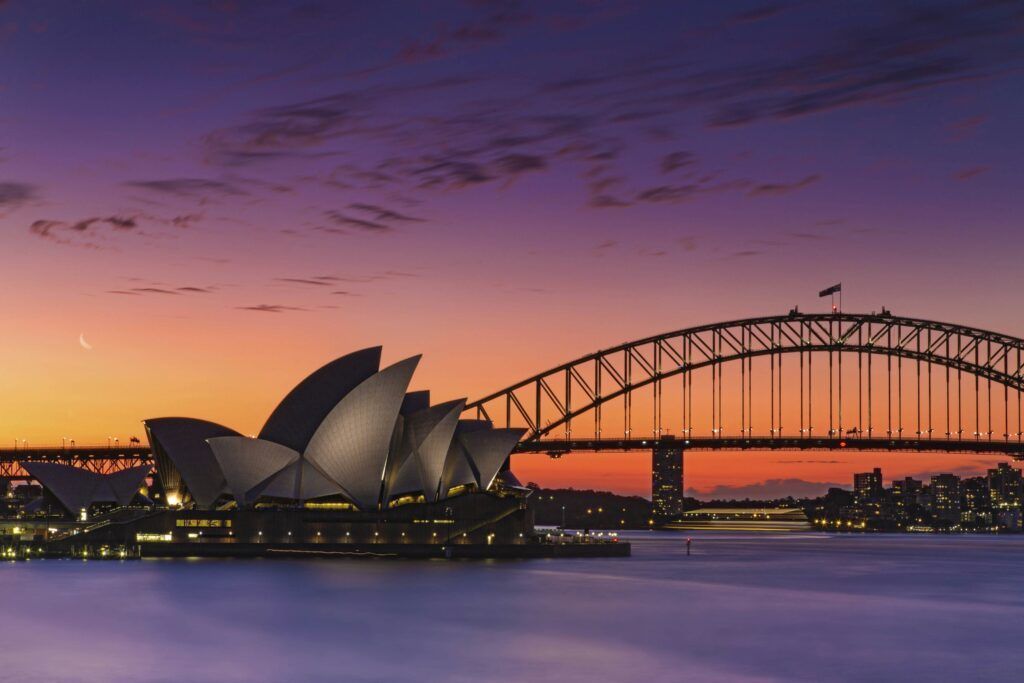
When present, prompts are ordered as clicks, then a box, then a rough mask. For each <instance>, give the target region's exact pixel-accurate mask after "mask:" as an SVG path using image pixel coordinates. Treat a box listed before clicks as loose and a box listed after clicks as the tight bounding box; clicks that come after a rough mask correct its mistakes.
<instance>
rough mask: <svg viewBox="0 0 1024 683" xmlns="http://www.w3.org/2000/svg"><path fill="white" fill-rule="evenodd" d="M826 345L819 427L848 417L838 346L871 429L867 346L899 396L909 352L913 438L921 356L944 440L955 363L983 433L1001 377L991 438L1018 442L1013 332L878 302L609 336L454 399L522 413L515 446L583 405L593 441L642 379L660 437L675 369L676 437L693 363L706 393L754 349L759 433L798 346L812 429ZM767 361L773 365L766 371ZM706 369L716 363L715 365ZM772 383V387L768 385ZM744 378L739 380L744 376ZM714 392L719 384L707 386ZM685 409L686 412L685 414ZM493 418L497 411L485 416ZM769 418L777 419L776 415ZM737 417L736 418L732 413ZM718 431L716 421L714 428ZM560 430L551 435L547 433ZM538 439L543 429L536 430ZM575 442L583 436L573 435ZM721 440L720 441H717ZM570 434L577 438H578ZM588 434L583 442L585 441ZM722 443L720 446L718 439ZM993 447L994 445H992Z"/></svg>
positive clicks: (627, 414) (836, 429)
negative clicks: (759, 368) (942, 373)
mask: <svg viewBox="0 0 1024 683" xmlns="http://www.w3.org/2000/svg"><path fill="white" fill-rule="evenodd" d="M822 353H827V354H828V355H829V360H828V363H829V366H828V367H829V394H830V395H829V422H830V424H829V429H828V433H829V436H830V437H832V436H837V437H841V436H843V434H844V431H843V430H844V427H845V426H849V425H850V424H853V422H854V421H852V420H851V422H849V423H847V425H844V424H843V404H842V400H843V388H842V381H843V379H842V378H843V371H842V363H843V357H844V356H846V357H847V358H850V357H851V356H856V362H857V363H858V379H857V383H858V385H859V386H858V391H859V392H860V393H861V394H862V393H863V390H864V387H863V383H862V375H861V372H862V371H861V364H863V362H864V359H865V358H866V359H867V368H868V373H867V392H868V401H867V407H868V420H867V424H868V427H867V429H866V430H865V429H861V428H860V427H861V425H862V424H863V415H862V414H858V415H857V420H856V423H857V424H858V434H863V433H866V434H867V436H868V438H871V437H872V436H873V432H874V431H875V427H874V422H873V418H872V415H871V411H872V407H871V392H872V374H871V372H872V369H871V368H872V359H873V358H874V357H876V356H883V357H885V358H886V360H885V362H886V364H887V370H888V377H889V382H890V383H891V382H892V378H893V370H892V363H893V361H895V362H896V364H897V365H898V366H899V382H900V386H899V392H900V393H899V397H900V399H899V400H900V401H901V402H902V391H903V387H902V381H903V369H902V363H903V361H904V360H910V361H914V362H916V364H917V365H918V374H917V381H918V387H919V390H918V392H917V400H918V403H919V409H918V416H919V417H918V432H917V437H918V438H921V437H922V434H923V433H924V432H923V431H922V429H921V417H920V414H921V413H920V401H921V390H920V386H921V385H920V382H921V379H920V378H921V374H920V364H921V363H926V364H932V365H935V366H942V367H944V368H945V369H946V377H945V379H946V415H947V419H946V424H947V433H946V434H945V436H946V438H947V439H954V438H956V439H959V438H960V437H961V436H962V434H963V424H962V414H961V417H960V421H959V423H958V426H959V429H958V430H957V431H955V432H954V431H952V429H951V428H950V427H949V426H948V425H949V424H950V422H949V420H950V417H949V414H950V413H949V411H950V407H949V406H950V403H949V402H950V398H949V396H950V393H949V387H950V381H951V373H952V372H954V371H955V373H956V375H955V382H956V386H957V394H956V395H957V401H958V402H959V401H962V400H963V395H962V388H963V384H964V382H963V378H964V375H965V374H966V375H967V377H968V381H969V380H970V379H971V378H973V379H974V384H975V386H974V391H975V394H974V400H975V406H977V405H978V400H979V399H978V396H979V395H980V393H981V392H982V388H981V385H980V382H981V380H985V381H986V385H987V390H988V394H989V395H988V399H989V402H988V403H987V406H988V412H989V415H988V420H989V425H988V427H989V428H988V432H987V435H988V437H989V440H991V436H992V426H991V420H992V416H991V406H992V405H993V404H992V402H991V388H992V387H991V383H997V384H1000V385H1002V386H1003V392H1004V401H1005V410H1004V419H1005V429H1004V433H1003V435H1002V436H1003V437H1004V438H1003V441H1004V442H1006V441H1009V440H1010V439H1011V437H1015V438H1016V440H1017V441H1018V442H1020V440H1021V426H1020V416H1021V405H1020V404H1021V392H1022V391H1024V377H1022V371H1024V340H1022V339H1019V338H1016V337H1011V336H1008V335H1005V334H999V333H996V332H991V331H988V330H982V329H977V328H973V327H967V326H963V325H956V324H952V323H944V322H937V321H932V320H921V319H916V318H906V317H898V316H893V315H891V314H889V313H887V312H884V311H883V313H882V314H875V313H872V314H852V313H821V314H814V313H810V314H808V313H799V312H795V311H794V312H791V313H789V314H788V315H781V316H770V317H759V318H749V319H743V320H732V321H728V322H722V323H716V324H710V325H702V326H697V327H690V328H686V329H681V330H675V331H672V332H667V333H664V334H660V335H656V336H652V337H646V338H644V339H640V340H637V341H633V342H628V343H625V344H621V345H619V346H616V347H614V348H610V349H605V350H602V351H598V352H596V353H592V354H589V355H587V356H583V357H582V358H578V359H576V360H573V361H571V362H569V363H565V364H563V365H559V366H558V367H555V368H552V369H550V370H547V371H546V372H542V373H540V374H537V375H534V376H533V377H530V378H528V379H525V380H523V381H521V382H518V383H516V384H514V385H512V386H510V387H508V388H506V389H503V390H501V391H497V392H495V393H493V394H490V395H488V396H485V397H484V398H482V399H479V400H477V401H474V402H472V403H470V404H468V405H467V406H466V410H467V412H468V413H469V414H474V415H475V416H476V417H478V418H482V419H488V420H491V421H492V422H495V423H496V424H501V423H502V422H504V423H505V424H506V425H508V426H511V425H512V424H513V422H516V423H518V424H520V425H523V424H525V426H526V427H527V429H528V431H527V433H526V434H525V435H524V437H523V441H522V442H521V446H524V447H525V446H527V445H528V444H530V443H533V442H537V441H539V440H541V439H543V438H544V437H546V436H549V435H551V434H552V433H554V432H555V430H557V429H559V428H562V429H564V437H565V438H564V443H571V442H572V423H573V420H575V419H577V418H580V417H581V416H582V415H584V414H585V413H588V412H593V416H594V433H595V437H596V439H597V442H600V441H601V424H602V422H601V420H602V415H601V409H602V406H603V405H604V404H606V403H608V402H609V401H613V400H617V399H622V400H623V404H624V420H625V426H624V435H623V438H625V439H626V440H632V439H635V437H634V436H633V435H631V434H630V432H631V431H632V428H631V422H632V415H631V396H632V394H633V392H635V391H636V390H638V389H642V388H644V387H648V386H653V389H654V404H653V405H654V413H655V414H654V421H653V422H654V430H653V432H654V433H653V434H652V435H651V436H652V438H654V439H660V438H661V437H662V435H664V434H665V433H666V430H664V425H663V424H662V415H661V412H662V404H661V402H662V398H661V394H662V387H661V384H662V382H663V381H664V380H666V379H668V378H671V377H674V376H677V375H681V376H683V382H684V388H683V396H684V406H683V430H682V432H683V436H684V437H686V436H689V435H690V432H691V431H692V428H693V427H692V406H693V400H692V382H691V385H690V389H689V390H690V392H691V396H690V397H687V387H686V383H687V375H690V374H691V373H693V372H694V371H696V370H699V369H702V368H708V367H711V368H712V372H711V377H712V395H714V391H715V388H714V381H715V375H716V373H717V375H718V381H719V383H721V369H720V368H721V366H722V365H723V364H726V363H729V362H736V361H740V362H741V368H742V369H743V372H744V373H746V369H747V368H751V365H750V361H751V360H752V359H754V358H757V357H763V356H769V357H771V364H772V365H771V392H772V407H771V425H772V426H771V430H770V435H769V438H776V437H782V434H783V432H782V399H781V396H782V388H781V387H782V384H781V383H782V357H783V356H784V355H793V354H797V355H799V356H800V364H801V367H800V382H801V389H800V391H801V398H800V403H801V406H800V423H801V424H800V432H799V435H800V436H801V437H804V436H806V437H807V438H812V437H811V431H812V430H813V414H812V410H813V407H812V403H813V401H812V397H811V395H810V393H811V391H812V386H813V385H812V383H811V379H810V376H811V373H812V370H813V358H814V354H819V357H820V354H822ZM805 359H806V363H807V364H808V368H807V374H808V381H807V392H808V396H807V420H806V423H805V420H804V404H803V402H804V397H803V391H804V384H803V382H804V379H803V378H804V367H803V364H804V362H805ZM834 359H838V371H839V374H838V383H839V387H838V395H839V405H838V424H835V423H834V421H833V408H834V405H833V396H832V383H833V381H834V374H833V369H832V364H833V362H834ZM776 366H777V368H778V372H777V373H776ZM715 368H718V369H717V370H716V369H715ZM752 375H753V371H752V368H751V370H750V372H749V373H748V374H745V376H743V377H742V379H741V382H740V384H741V391H745V392H747V390H749V392H748V393H747V394H746V395H744V396H743V397H742V399H741V404H742V405H743V409H744V411H745V410H747V409H749V410H750V413H749V414H750V415H751V416H752V415H753V402H752V400H751V395H752V393H753V392H752V387H751V386H750V383H751V382H752ZM776 382H778V387H776ZM744 385H746V386H744ZM776 388H778V392H779V400H778V405H776V404H775V394H774V392H775V391H776ZM1010 390H1013V391H1014V392H1016V404H1017V413H1018V418H1017V420H1016V425H1015V426H1016V432H1015V433H1012V434H1011V432H1010V418H1009V415H1010V397H1009V392H1010ZM719 391H721V389H719ZM887 392H888V394H887V395H888V396H889V397H890V398H889V400H890V405H889V408H888V410H889V414H890V418H889V424H888V430H887V431H886V432H885V436H886V437H891V436H892V435H893V433H894V432H893V426H892V424H891V414H892V406H891V400H892V399H891V397H892V388H891V385H890V387H888V388H887ZM718 401H719V409H718V411H719V415H718V419H719V420H720V419H721V407H720V406H721V398H720V394H719V399H718ZM928 401H929V404H928V411H929V417H928V423H929V425H928V430H927V438H931V432H932V426H931V410H932V406H931V374H930V373H929V375H928ZM863 405H864V403H863V402H862V399H861V397H860V394H858V397H857V410H858V411H859V413H862V412H863ZM714 410H715V406H714V398H712V432H713V433H714V432H715V429H714V425H715V419H716V416H715V412H714ZM687 411H689V415H690V417H687ZM495 418H498V419H495ZM776 418H777V420H776ZM975 419H976V420H980V413H979V412H978V411H977V410H976V411H975ZM744 420H745V417H744ZM902 421H903V417H902V403H901V412H900V428H899V436H900V438H902V431H903V430H902ZM983 434H985V432H982V431H981V429H980V427H979V428H977V429H975V432H974V435H973V436H974V437H975V438H976V439H980V437H981V435H983ZM740 435H741V437H743V436H747V437H750V436H753V435H752V431H751V430H749V429H748V428H747V427H746V423H745V422H741V429H740ZM718 436H719V437H720V436H721V431H720V430H719V431H718ZM559 440H561V437H559ZM545 441H547V439H545ZM584 441H587V440H584ZM723 441H724V440H723ZM581 443H582V441H581ZM590 443H594V442H593V441H592V440H590ZM723 447H727V446H725V445H724V443H723ZM523 450H536V444H535V445H534V447H532V448H524V449H523ZM999 450H1006V449H1005V448H1001V449H999Z"/></svg>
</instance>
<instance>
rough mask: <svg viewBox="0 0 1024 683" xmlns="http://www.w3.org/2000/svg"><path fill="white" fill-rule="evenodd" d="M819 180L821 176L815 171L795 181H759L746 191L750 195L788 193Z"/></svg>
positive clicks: (762, 195) (767, 195) (765, 195)
mask: <svg viewBox="0 0 1024 683" xmlns="http://www.w3.org/2000/svg"><path fill="white" fill-rule="evenodd" d="M819 180H821V176H820V175H819V174H817V173H815V174H813V175H809V176H806V177H804V178H802V179H800V180H798V181H796V182H795V183H760V184H758V185H755V186H754V187H752V188H750V191H749V192H748V193H747V194H748V195H750V196H751V197H769V196H779V195H784V194H789V193H790V192H796V191H797V190H802V189H803V188H805V187H808V186H810V185H813V184H814V183H816V182H818V181H819Z"/></svg>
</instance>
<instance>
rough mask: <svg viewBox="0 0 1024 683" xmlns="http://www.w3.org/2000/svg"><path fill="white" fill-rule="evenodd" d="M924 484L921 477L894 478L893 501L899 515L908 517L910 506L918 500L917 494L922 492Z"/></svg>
mask: <svg viewBox="0 0 1024 683" xmlns="http://www.w3.org/2000/svg"><path fill="white" fill-rule="evenodd" d="M923 486H924V484H923V482H922V481H921V480H920V479H913V478H912V477H904V478H903V479H894V480H893V482H892V502H893V507H894V508H895V511H896V514H897V516H899V517H906V516H907V515H908V514H909V512H910V508H911V507H913V505H914V503H916V502H917V496H918V494H920V493H921V489H922V488H923Z"/></svg>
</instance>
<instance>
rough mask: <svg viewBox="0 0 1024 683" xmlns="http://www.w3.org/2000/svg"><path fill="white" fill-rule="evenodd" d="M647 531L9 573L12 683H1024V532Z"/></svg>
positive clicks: (7, 632) (4, 575) (44, 564)
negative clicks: (457, 549)
mask: <svg viewBox="0 0 1024 683" xmlns="http://www.w3.org/2000/svg"><path fill="white" fill-rule="evenodd" d="M692 537H693V539H694V543H693V555H692V556H690V557H686V556H685V549H684V547H683V545H682V544H683V539H684V538H685V536H684V535H677V534H658V533H638V534H637V535H636V536H635V537H634V538H633V539H632V540H634V541H635V543H634V555H633V557H632V558H629V559H607V560H603V559H598V560H540V561H537V560H534V561H507V562H444V561H427V562H419V561H416V562H414V561H387V560H385V561H374V560H348V561H330V560H304V561H298V560H267V561H258V560H257V561H241V560H238V561H225V560H203V561H199V560H193V561H158V560H146V561H141V562H139V561H134V562H132V561H129V562H95V561H94V562H87V563H86V562H81V561H70V560H67V561H54V560H50V561H32V562H28V563H9V564H3V565H0V582H2V583H0V585H2V586H3V596H4V599H3V615H2V617H0V642H2V644H3V648H4V652H5V656H4V657H3V661H2V664H0V680H12V681H15V680H16V681H26V682H28V681H47V682H49V681H122V680H123V681H168V682H170V681H196V682H203V683H205V682H207V681H209V682H211V683H212V682H215V681H216V682H225V683H229V682H235V681H378V680H396V679H398V680H409V681H478V680H480V681H508V680H524V681H606V680H607V681H632V680H650V681H673V682H675V681H683V680H691V681H769V680H805V681H820V680H851V681H852V680H857V681H860V680H864V681H868V680H931V681H946V680H948V681H954V680H999V679H1001V680H1015V679H1016V678H1017V677H1018V676H1019V675H1020V670H1021V667H1022V666H1024V650H1022V648H1021V645H1020V642H1021V636H1020V633H1021V629H1022V628H1024V578H1022V577H1024V537H1017V538H1015V537H990V536H985V537H965V536H949V537H934V536H917V537H908V536H882V535H863V536H859V535H849V536H827V535H821V534H799V535H791V536H763V535H729V534H710V533H694V534H692Z"/></svg>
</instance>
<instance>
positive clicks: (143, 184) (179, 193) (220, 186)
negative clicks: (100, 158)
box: [125, 178, 248, 199]
mask: <svg viewBox="0 0 1024 683" xmlns="http://www.w3.org/2000/svg"><path fill="white" fill-rule="evenodd" d="M125 185H126V186H127V187H137V188H140V189H143V190H150V191H153V192H159V193H163V194H168V195H173V196H175V197H187V198H191V199H203V198H208V197H210V196H242V195H246V194H248V193H247V192H246V191H245V190H243V189H241V188H240V187H238V186H237V185H234V184H231V183H226V182H223V181H220V180H210V179H207V178H167V179H163V180H133V181H129V182H126V183H125Z"/></svg>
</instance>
